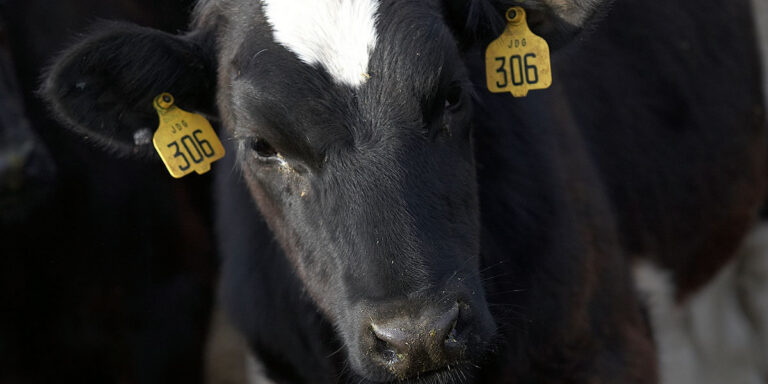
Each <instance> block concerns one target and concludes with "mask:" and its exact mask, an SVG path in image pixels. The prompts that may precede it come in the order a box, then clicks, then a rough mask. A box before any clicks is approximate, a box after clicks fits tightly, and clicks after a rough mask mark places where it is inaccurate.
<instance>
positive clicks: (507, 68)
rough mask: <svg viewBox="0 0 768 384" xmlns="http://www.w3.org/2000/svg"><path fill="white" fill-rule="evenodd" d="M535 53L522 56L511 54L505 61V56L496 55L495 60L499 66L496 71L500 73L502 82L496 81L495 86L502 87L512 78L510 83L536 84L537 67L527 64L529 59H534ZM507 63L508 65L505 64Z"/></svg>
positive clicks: (537, 77)
mask: <svg viewBox="0 0 768 384" xmlns="http://www.w3.org/2000/svg"><path fill="white" fill-rule="evenodd" d="M535 58H536V54H535V53H528V54H526V55H525V56H523V57H522V58H521V57H520V55H512V56H510V57H509V61H507V58H506V57H497V58H495V60H496V61H498V62H499V68H498V69H496V72H498V73H500V74H501V75H502V80H503V82H499V81H496V86H497V87H499V88H504V87H506V86H507V85H508V84H509V81H510V80H512V85H523V83H527V84H536V83H538V82H539V69H538V68H537V67H536V66H535V65H533V64H529V63H528V60H529V59H535ZM507 63H509V65H507Z"/></svg>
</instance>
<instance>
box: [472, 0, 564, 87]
mask: <svg viewBox="0 0 768 384" xmlns="http://www.w3.org/2000/svg"><path fill="white" fill-rule="evenodd" d="M506 16H507V27H506V28H505V29H504V32H503V33H502V34H501V36H499V37H498V38H497V39H496V40H494V41H493V42H491V44H489V45H488V48H487V49H486V50H485V73H486V81H487V84H488V90H489V91H491V92H493V93H499V92H510V93H512V96H514V97H524V96H527V95H528V91H530V90H533V89H545V88H549V86H550V85H552V68H551V66H550V59H549V45H548V44H547V42H546V40H544V39H542V38H541V37H539V36H536V35H534V34H533V32H531V30H530V29H529V28H528V22H527V21H526V16H525V10H524V9H523V8H522V7H512V8H510V9H508V10H507V15H506Z"/></svg>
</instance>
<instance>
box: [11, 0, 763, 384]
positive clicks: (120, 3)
mask: <svg viewBox="0 0 768 384" xmlns="http://www.w3.org/2000/svg"><path fill="white" fill-rule="evenodd" d="M754 2H755V16H756V18H757V19H758V27H759V33H761V35H762V36H763V38H764V40H763V42H764V43H763V49H764V52H765V54H766V55H765V56H766V57H768V45H767V44H765V42H768V0H754ZM192 3H193V0H56V1H51V0H0V384H6V383H8V384H15V383H49V382H70V381H78V382H94V383H169V382H184V383H190V384H193V383H201V382H204V381H206V380H205V379H204V377H205V372H204V371H205V368H204V367H205V361H204V360H205V358H204V356H206V345H207V344H206V340H207V337H208V334H209V331H211V328H212V327H211V323H212V322H213V320H211V319H218V318H215V317H213V316H212V313H214V312H215V311H214V310H213V307H214V306H213V297H214V287H215V277H216V269H217V265H216V260H215V255H214V245H213V241H212V239H211V237H210V233H211V226H212V224H211V214H210V201H209V200H208V198H207V196H208V195H209V189H210V182H211V180H210V176H195V177H189V178H184V179H182V180H180V181H176V180H173V179H171V178H170V177H168V175H167V174H166V171H165V169H164V168H163V167H162V166H159V163H155V162H151V161H148V162H136V161H129V160H123V159H116V158H114V157H112V156H110V155H109V154H108V153H105V152H104V151H101V150H98V149H95V148H92V147H91V146H87V145H83V143H82V139H81V138H80V137H77V136H76V135H73V134H71V133H70V132H67V131H65V130H64V129H63V128H61V127H60V126H59V125H58V124H57V123H55V122H54V121H53V120H52V119H51V118H50V117H49V116H50V114H49V113H48V111H47V110H46V108H45V106H43V105H42V103H41V101H40V100H39V98H38V97H37V96H36V94H35V90H36V89H37V87H38V83H39V78H40V74H41V72H42V71H43V70H44V68H45V67H46V65H47V64H49V60H50V58H51V57H52V56H53V55H54V54H55V53H57V52H59V51H60V50H62V49H63V48H64V47H65V46H66V45H67V43H68V42H70V41H72V39H73V38H74V37H76V36H77V34H78V33H83V32H85V31H87V30H88V27H89V26H90V25H92V24H93V23H94V22H97V21H99V20H103V19H107V20H125V21H128V22H133V23H137V24H140V25H144V26H149V27H153V28H158V29H161V30H165V31H168V32H177V31H180V30H184V28H185V26H186V23H187V20H188V16H189V13H190V10H191V7H192V5H193V4H192ZM766 78H767V79H768V77H766ZM766 90H768V82H766ZM766 249H768V229H766V228H757V229H756V231H755V232H753V235H752V236H751V237H750V238H749V239H747V242H746V243H745V246H744V248H743V249H742V251H741V253H740V256H739V258H738V259H737V260H736V261H735V262H734V263H733V265H731V266H729V267H728V268H726V269H725V270H724V271H723V273H721V274H720V275H719V276H718V278H717V281H716V284H715V285H714V287H715V288H710V290H709V291H705V292H703V294H702V295H701V296H699V298H697V299H696V300H692V301H691V302H690V303H689V304H688V305H687V306H686V307H682V308H681V307H676V306H675V305H674V303H672V302H670V301H669V300H668V297H667V296H665V295H668V294H669V292H666V291H665V290H664V286H665V285H664V284H665V281H664V280H663V278H660V277H658V276H654V275H652V274H651V273H650V272H648V271H643V270H642V268H640V269H639V272H638V278H639V281H640V285H641V288H642V289H643V291H644V293H645V294H646V295H647V296H648V298H649V302H650V303H651V304H652V305H654V307H653V308H652V311H651V312H652V315H653V318H654V324H655V325H656V326H657V327H658V329H659V331H658V332H659V335H661V336H663V337H660V338H661V339H662V340H663V342H662V343H660V347H661V348H662V349H663V351H662V353H661V358H662V364H661V365H662V371H663V375H664V379H665V380H664V381H665V382H666V383H699V382H705V381H706V382H712V383H718V382H721V383H729V384H730V383H742V382H743V383H760V382H762V383H768V366H767V365H768V361H766V359H765V357H766V356H768V352H767V351H766V350H768V338H766V335H767V334H768V329H765V328H764V327H766V326H768V296H766V295H762V296H760V295H751V296H749V297H748V298H746V299H745V298H744V297H743V295H742V294H741V293H740V292H742V291H743V290H744V284H752V285H749V289H751V290H752V291H753V292H760V289H763V290H764V291H765V292H768V283H767V282H766V280H768V263H767V262H766V260H768V254H767V253H766ZM745 276H746V277H745ZM745 279H747V280H745ZM745 281H747V283H745ZM739 300H753V301H755V304H754V305H752V307H753V308H758V309H759V308H764V309H765V312H762V313H760V312H758V313H757V314H738V313H737V314H735V315H733V314H732V313H731V312H728V311H726V309H728V310H730V309H733V308H735V307H736V306H737V305H736V303H737V302H738V301H739ZM761 306H762V307H761ZM734 311H736V312H738V311H739V310H738V309H734ZM701 319H709V320H707V322H708V323H707V324H700V322H701ZM761 321H762V323H761ZM217 324H218V323H217ZM761 327H763V328H761ZM728 329H737V330H745V331H744V332H737V333H736V335H735V336H734V334H733V333H729V332H726V331H725V330H728ZM713 330H714V331H713ZM214 334H215V335H217V336H216V337H224V338H230V337H233V336H232V335H229V334H227V333H226V332H224V333H218V332H217V333H214ZM230 342H231V340H229V339H227V340H225V341H224V342H223V343H224V344H227V343H230ZM232 343H235V344H236V341H234V342H232ZM214 344H216V343H214ZM223 350H225V352H226V350H227V347H226V345H225V346H224V347H223ZM237 353H239V352H237V351H235V355H234V357H233V359H242V358H243V356H239V357H238V355H237ZM220 359H222V360H221V361H224V362H229V363H231V361H229V360H228V359H229V355H228V356H225V357H223V358H220ZM234 366H235V367H240V366H239V365H238V364H235V365H234ZM713 370H715V371H716V372H717V373H716V374H711V372H712V371H713ZM236 376H237V375H236ZM702 380H703V381H702ZM222 382H223V381H222Z"/></svg>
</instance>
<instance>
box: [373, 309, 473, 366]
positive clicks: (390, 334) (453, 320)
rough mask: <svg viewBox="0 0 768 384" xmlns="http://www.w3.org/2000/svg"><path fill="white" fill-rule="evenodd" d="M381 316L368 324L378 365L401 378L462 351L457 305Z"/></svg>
mask: <svg viewBox="0 0 768 384" xmlns="http://www.w3.org/2000/svg"><path fill="white" fill-rule="evenodd" d="M436 312H437V311H434V310H427V311H425V312H424V313H422V314H420V315H411V316H405V317H395V318H387V319H381V320H379V321H378V322H374V323H372V324H371V331H372V334H373V338H374V348H373V349H374V351H375V356H376V360H378V362H379V364H383V365H385V366H386V368H387V370H388V371H389V372H392V373H393V374H395V375H397V376H398V377H400V378H403V377H409V376H412V375H417V374H419V373H420V372H426V371H430V370H435V369H440V368H443V367H446V366H448V364H451V363H452V362H453V361H456V360H457V359H458V358H459V357H460V354H461V351H463V349H464V348H463V345H464V343H463V341H461V339H462V337H461V336H460V332H459V330H457V327H458V326H459V325H458V323H459V321H458V319H459V308H458V304H457V305H455V306H453V307H452V308H451V309H450V310H448V311H444V310H443V311H439V312H437V313H436Z"/></svg>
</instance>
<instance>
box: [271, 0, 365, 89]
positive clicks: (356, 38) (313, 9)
mask: <svg viewBox="0 0 768 384" xmlns="http://www.w3.org/2000/svg"><path fill="white" fill-rule="evenodd" d="M263 4H264V13H265V15H266V17H267V20H268V21H269V23H270V24H272V28H273V30H274V38H275V41H277V42H278V43H280V44H282V45H283V46H285V47H286V48H288V49H289V50H291V51H292V52H294V53H295V54H296V55H297V56H298V57H299V59H301V60H302V61H303V62H305V63H307V64H310V65H316V64H320V65H322V66H323V67H324V68H325V69H326V70H327V71H328V73H330V74H331V76H332V77H333V78H334V80H335V81H336V82H338V83H342V84H347V85H350V86H352V87H359V86H360V85H362V84H363V83H365V81H366V80H367V79H368V74H367V72H368V60H369V57H370V54H371V52H372V51H373V49H374V48H375V46H376V25H375V24H376V11H377V10H378V7H379V2H378V0H263Z"/></svg>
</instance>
